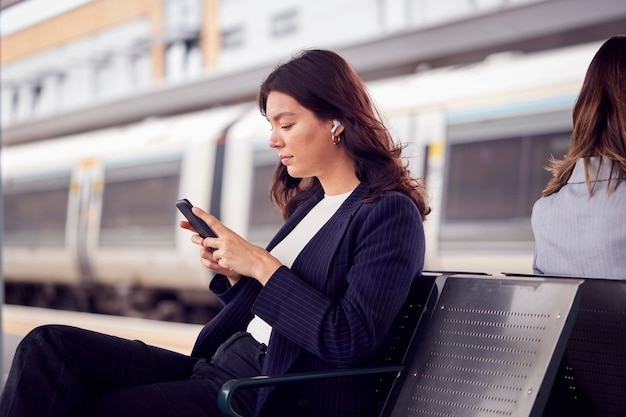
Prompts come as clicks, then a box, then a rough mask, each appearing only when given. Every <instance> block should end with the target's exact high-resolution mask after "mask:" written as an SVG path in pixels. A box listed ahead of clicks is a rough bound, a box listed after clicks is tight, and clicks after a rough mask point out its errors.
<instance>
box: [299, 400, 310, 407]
mask: <svg viewBox="0 0 626 417" xmlns="http://www.w3.org/2000/svg"><path fill="white" fill-rule="evenodd" d="M308 406H309V400H307V399H306V398H300V399H299V400H298V407H301V408H305V407H308Z"/></svg>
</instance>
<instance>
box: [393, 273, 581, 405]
mask: <svg viewBox="0 0 626 417" xmlns="http://www.w3.org/2000/svg"><path fill="white" fill-rule="evenodd" d="M581 282H582V281H580V280H559V279H549V280H537V279H524V278H508V277H507V278H503V277H493V278H478V277H464V276H453V277H450V278H447V279H446V281H445V283H444V285H443V291H442V293H441V296H440V298H439V301H438V303H437V306H436V307H435V310H434V313H433V316H432V317H431V319H430V321H429V324H428V329H427V331H426V332H425V335H424V337H423V339H421V340H418V341H417V342H416V343H415V346H414V351H415V352H414V356H413V360H412V361H410V362H408V363H407V365H406V368H405V371H404V372H403V374H404V377H403V378H404V379H403V380H402V381H399V384H397V385H398V386H399V387H400V388H398V389H397V390H396V393H395V394H394V395H395V396H396V397H397V398H395V399H393V398H392V402H395V406H394V407H393V409H391V411H390V415H391V416H392V417H395V416H403V417H407V416H411V417H417V416H428V417H432V416H446V417H447V416H459V417H460V416H463V417H471V416H483V417H484V416H500V417H501V416H535V415H541V413H542V412H543V408H544V405H545V399H546V397H547V394H548V392H549V391H550V389H551V385H552V382H553V380H554V375H555V372H556V368H557V365H558V363H559V362H560V359H561V355H562V352H563V349H564V346H565V341H566V340H567V337H568V336H569V332H570V330H571V326H572V322H573V316H574V315H575V311H576V308H577V307H576V302H575V301H576V294H577V290H578V286H579V285H580V284H581ZM573 313H574V314H573Z"/></svg>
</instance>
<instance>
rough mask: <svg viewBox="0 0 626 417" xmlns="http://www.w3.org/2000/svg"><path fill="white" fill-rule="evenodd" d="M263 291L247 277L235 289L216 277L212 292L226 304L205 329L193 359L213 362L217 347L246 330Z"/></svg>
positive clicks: (197, 342)
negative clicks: (253, 306) (212, 357)
mask: <svg viewBox="0 0 626 417" xmlns="http://www.w3.org/2000/svg"><path fill="white" fill-rule="evenodd" d="M261 287H262V286H261V284H260V283H259V282H258V281H256V280H254V279H251V278H248V277H243V278H242V279H241V280H240V281H239V282H238V283H237V284H236V285H234V286H232V287H231V286H230V284H228V278H226V277H225V276H223V275H216V276H215V277H213V279H212V280H211V284H210V287H209V288H210V289H211V291H213V293H214V294H215V295H217V297H218V298H219V299H220V301H221V302H222V303H223V304H224V308H223V309H222V310H221V311H220V312H219V313H218V314H217V315H216V316H215V317H214V318H213V319H211V321H209V322H208V323H207V324H206V325H205V326H204V327H203V328H202V330H201V331H200V334H199V335H198V337H197V338H196V342H195V344H194V347H193V350H192V352H191V356H194V357H202V358H210V357H211V356H213V353H215V350H216V349H217V347H218V346H219V345H221V344H222V343H223V342H225V341H226V339H228V338H229V337H230V336H231V335H232V334H233V333H235V332H237V331H240V330H245V329H246V327H247V325H248V323H249V322H250V320H252V317H253V315H252V312H251V308H252V304H253V303H254V300H255V299H256V297H257V295H258V294H259V291H260V290H261Z"/></svg>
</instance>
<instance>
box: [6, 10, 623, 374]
mask: <svg viewBox="0 0 626 417" xmlns="http://www.w3.org/2000/svg"><path fill="white" fill-rule="evenodd" d="M0 5H1V10H0V36H1V38H0V48H1V49H0V65H1V71H0V82H1V85H0V87H1V88H0V92H1V128H2V143H1V145H2V152H1V168H2V171H1V176H2V199H3V205H2V211H3V223H4V226H3V229H2V239H1V240H2V274H3V277H2V278H3V280H4V298H5V303H6V306H5V308H4V310H3V316H4V323H5V324H4V328H5V334H7V333H12V334H14V335H19V334H20V332H22V331H23V330H17V328H16V327H14V326H13V325H12V324H11V323H9V324H7V320H18V319H19V320H21V319H22V318H23V317H24V316H26V314H27V313H26V312H27V311H39V312H40V313H41V311H42V310H27V309H22V308H23V307H25V306H30V307H36V308H38V309H41V308H45V309H54V310H71V311H80V312H89V313H104V314H108V315H116V316H126V317H129V316H130V317H133V318H137V319H150V320H158V321H173V322H179V323H187V324H190V326H191V325H192V324H199V323H203V322H205V321H206V320H209V319H210V318H211V317H213V315H214V314H215V313H216V312H217V311H218V310H219V305H218V303H217V302H216V300H215V299H213V298H212V297H211V296H210V294H209V293H208V291H207V290H206V287H207V284H208V282H209V280H210V279H211V275H210V273H209V272H208V271H207V270H205V269H204V268H202V267H201V266H200V264H199V261H198V257H197V250H196V249H195V245H192V244H191V243H190V240H189V239H190V236H189V233H188V232H185V231H183V230H179V228H178V227H177V224H178V221H179V220H181V219H182V216H180V215H179V214H178V212H177V211H176V209H175V206H174V202H175V201H176V200H177V199H179V198H188V199H189V200H190V201H191V202H192V203H193V204H194V205H198V206H201V207H203V208H206V209H207V210H210V211H211V212H212V213H213V214H215V215H217V216H218V217H220V218H221V219H222V221H223V222H224V223H226V225H227V226H229V227H230V228H232V229H234V230H236V231H237V232H238V233H240V234H242V235H243V236H244V237H246V238H247V239H249V240H251V241H252V242H254V243H256V244H259V245H261V246H264V245H265V244H267V242H268V241H269V238H270V237H271V236H272V235H273V233H274V232H275V231H276V230H277V229H278V227H279V226H280V224H281V218H280V216H279V214H278V213H277V212H276V211H275V210H274V209H273V208H272V206H271V205H270V203H269V199H268V184H269V181H270V176H271V173H272V172H273V170H274V168H275V166H276V164H277V158H276V155H275V152H273V151H271V150H270V149H269V148H268V146H267V140H268V134H269V133H268V132H269V131H268V127H269V126H268V124H267V122H266V121H265V120H264V119H263V117H262V116H260V115H259V113H258V109H257V108H256V106H255V103H254V100H255V95H256V92H257V88H258V86H259V85H260V83H261V81H262V80H263V77H264V76H265V75H266V74H268V73H269V72H270V71H271V69H272V68H273V67H274V66H275V65H276V64H278V63H279V62H281V61H284V60H287V59H288V58H289V57H290V56H291V55H292V54H294V53H295V52H297V51H298V50H301V49H303V48H327V49H333V50H335V51H337V52H338V53H340V54H341V55H342V56H344V57H345V58H346V59H347V60H348V61H349V62H350V63H351V64H352V65H353V66H354V67H355V69H356V70H357V72H358V73H359V74H360V75H361V77H362V78H363V79H364V80H365V81H366V82H367V84H368V87H369V89H370V92H371V94H372V96H373V97H374V100H375V101H376V103H377V104H378V106H379V108H380V110H381V113H382V116H383V117H384V119H385V121H386V123H387V125H388V126H389V128H390V129H391V130H392V133H393V135H394V137H395V139H396V140H397V141H398V142H400V143H403V144H404V145H405V146H406V156H407V163H408V164H409V167H410V169H411V172H412V174H413V175H415V176H416V177H420V178H422V179H423V181H424V182H425V184H426V187H427V190H428V193H429V195H430V198H431V206H432V209H433V211H432V214H431V215H430V216H429V218H428V220H427V221H426V225H425V227H426V233H427V259H426V268H427V269H433V270H457V271H479V272H487V273H500V272H522V273H530V272H532V253H533V236H532V232H531V229H530V213H531V209H532V204H533V203H534V201H535V200H536V199H538V198H539V196H540V193H541V190H542V188H543V187H544V186H545V184H546V183H547V181H548V179H549V176H548V174H547V172H545V170H544V169H543V167H544V166H546V165H547V163H548V159H549V158H550V157H551V156H555V157H557V158H559V157H562V156H563V154H564V153H565V151H566V149H567V146H568V143H569V136H570V134H571V129H572V128H571V111H572V106H573V104H574V102H575V100H576V97H577V94H578V91H579V88H580V86H581V83H582V79H583V77H584V73H585V71H586V69H587V66H588V64H589V62H590V60H591V58H592V57H593V54H594V53H595V51H596V50H597V48H598V47H599V45H600V44H601V43H602V42H603V41H604V40H606V39H607V38H608V37H610V36H613V35H616V34H619V33H626V2H624V1H623V0H596V1H593V2H590V1H587V0H316V1H314V2H311V1H298V0H130V1H129V0H54V1H52V0H21V1H20V0H1V1H0ZM7 309H9V310H7ZM54 310H44V311H45V313H43V315H42V316H41V317H40V318H39V319H38V320H44V321H45V320H48V321H49V320H51V317H52V316H51V314H52V313H50V311H54ZM59 320H61V319H59ZM62 320H65V321H68V320H69V321H71V320H73V319H70V318H68V316H64V318H63V319H62ZM91 323H94V322H93V321H91ZM25 326H26V327H25V328H27V327H28V326H29V325H25ZM138 327H140V328H145V327H146V326H144V325H140V326H138ZM189 329H190V330H191V331H192V333H193V332H195V331H197V327H195V326H192V327H190V328H189ZM133 332H134V333H133V334H134V335H136V330H133ZM168 332H171V331H170V330H168ZM169 334H172V333H169ZM191 340H192V339H191ZM6 343H7V342H6V341H5V346H6ZM11 343H12V342H11ZM189 343H191V342H189ZM11 349H12V348H11V347H9V348H8V351H9V353H10V351H11ZM5 371H6V365H5Z"/></svg>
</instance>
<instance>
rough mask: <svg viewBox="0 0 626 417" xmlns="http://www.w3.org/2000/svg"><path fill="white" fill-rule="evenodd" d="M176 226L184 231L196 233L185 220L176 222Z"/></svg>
mask: <svg viewBox="0 0 626 417" xmlns="http://www.w3.org/2000/svg"><path fill="white" fill-rule="evenodd" d="M178 226H179V227H180V228H182V229H186V230H190V231H192V232H194V233H198V232H197V231H196V229H194V228H193V226H192V225H191V223H189V222H188V221H187V220H181V221H180V222H178Z"/></svg>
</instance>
